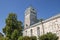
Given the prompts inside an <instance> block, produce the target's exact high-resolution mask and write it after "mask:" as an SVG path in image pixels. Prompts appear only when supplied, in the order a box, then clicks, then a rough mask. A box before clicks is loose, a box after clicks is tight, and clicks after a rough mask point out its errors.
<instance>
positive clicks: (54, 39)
mask: <svg viewBox="0 0 60 40" xmlns="http://www.w3.org/2000/svg"><path fill="white" fill-rule="evenodd" d="M39 40H58V36H57V35H56V34H52V33H51V32H49V33H47V34H44V35H41V36H39Z"/></svg>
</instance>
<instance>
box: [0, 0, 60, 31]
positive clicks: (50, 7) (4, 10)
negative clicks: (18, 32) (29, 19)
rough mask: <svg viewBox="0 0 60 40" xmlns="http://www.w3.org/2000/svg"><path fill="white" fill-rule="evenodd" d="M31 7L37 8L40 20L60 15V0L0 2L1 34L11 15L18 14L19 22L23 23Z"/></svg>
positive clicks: (9, 0) (1, 0) (5, 0)
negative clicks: (25, 12) (6, 20)
mask: <svg viewBox="0 0 60 40" xmlns="http://www.w3.org/2000/svg"><path fill="white" fill-rule="evenodd" d="M30 5H32V6H33V7H34V8H36V11H37V17H38V19H39V18H44V19H47V18H49V17H51V16H53V15H56V14H59V13H60V0H0V32H2V28H3V27H4V26H5V19H6V18H7V16H8V14H9V13H11V12H13V13H16V14H17V17H18V20H21V21H22V22H23V21H24V11H25V9H26V8H27V7H29V6H30Z"/></svg>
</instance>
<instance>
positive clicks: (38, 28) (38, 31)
mask: <svg viewBox="0 0 60 40" xmlns="http://www.w3.org/2000/svg"><path fill="white" fill-rule="evenodd" d="M37 35H38V36H40V27H37Z"/></svg>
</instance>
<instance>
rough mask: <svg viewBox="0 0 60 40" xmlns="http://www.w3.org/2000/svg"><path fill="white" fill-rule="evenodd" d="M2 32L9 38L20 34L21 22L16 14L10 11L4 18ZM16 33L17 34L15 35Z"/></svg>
mask: <svg viewBox="0 0 60 40" xmlns="http://www.w3.org/2000/svg"><path fill="white" fill-rule="evenodd" d="M3 33H4V34H5V36H6V37H8V38H9V39H11V40H12V39H13V38H14V37H15V36H16V37H15V39H16V38H17V36H22V22H21V21H18V20H17V15H16V14H14V13H10V14H9V15H8V17H7V19H6V25H5V27H4V28H3ZM17 34H18V35H17Z"/></svg>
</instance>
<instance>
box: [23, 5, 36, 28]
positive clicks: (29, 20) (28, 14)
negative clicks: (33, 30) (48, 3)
mask: <svg viewBox="0 0 60 40" xmlns="http://www.w3.org/2000/svg"><path fill="white" fill-rule="evenodd" d="M36 22H37V15H36V10H35V9H34V8H33V7H32V6H30V7H28V8H27V9H26V10H25V20H24V29H27V28H29V27H30V26H31V25H33V24H35V23H36Z"/></svg>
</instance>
